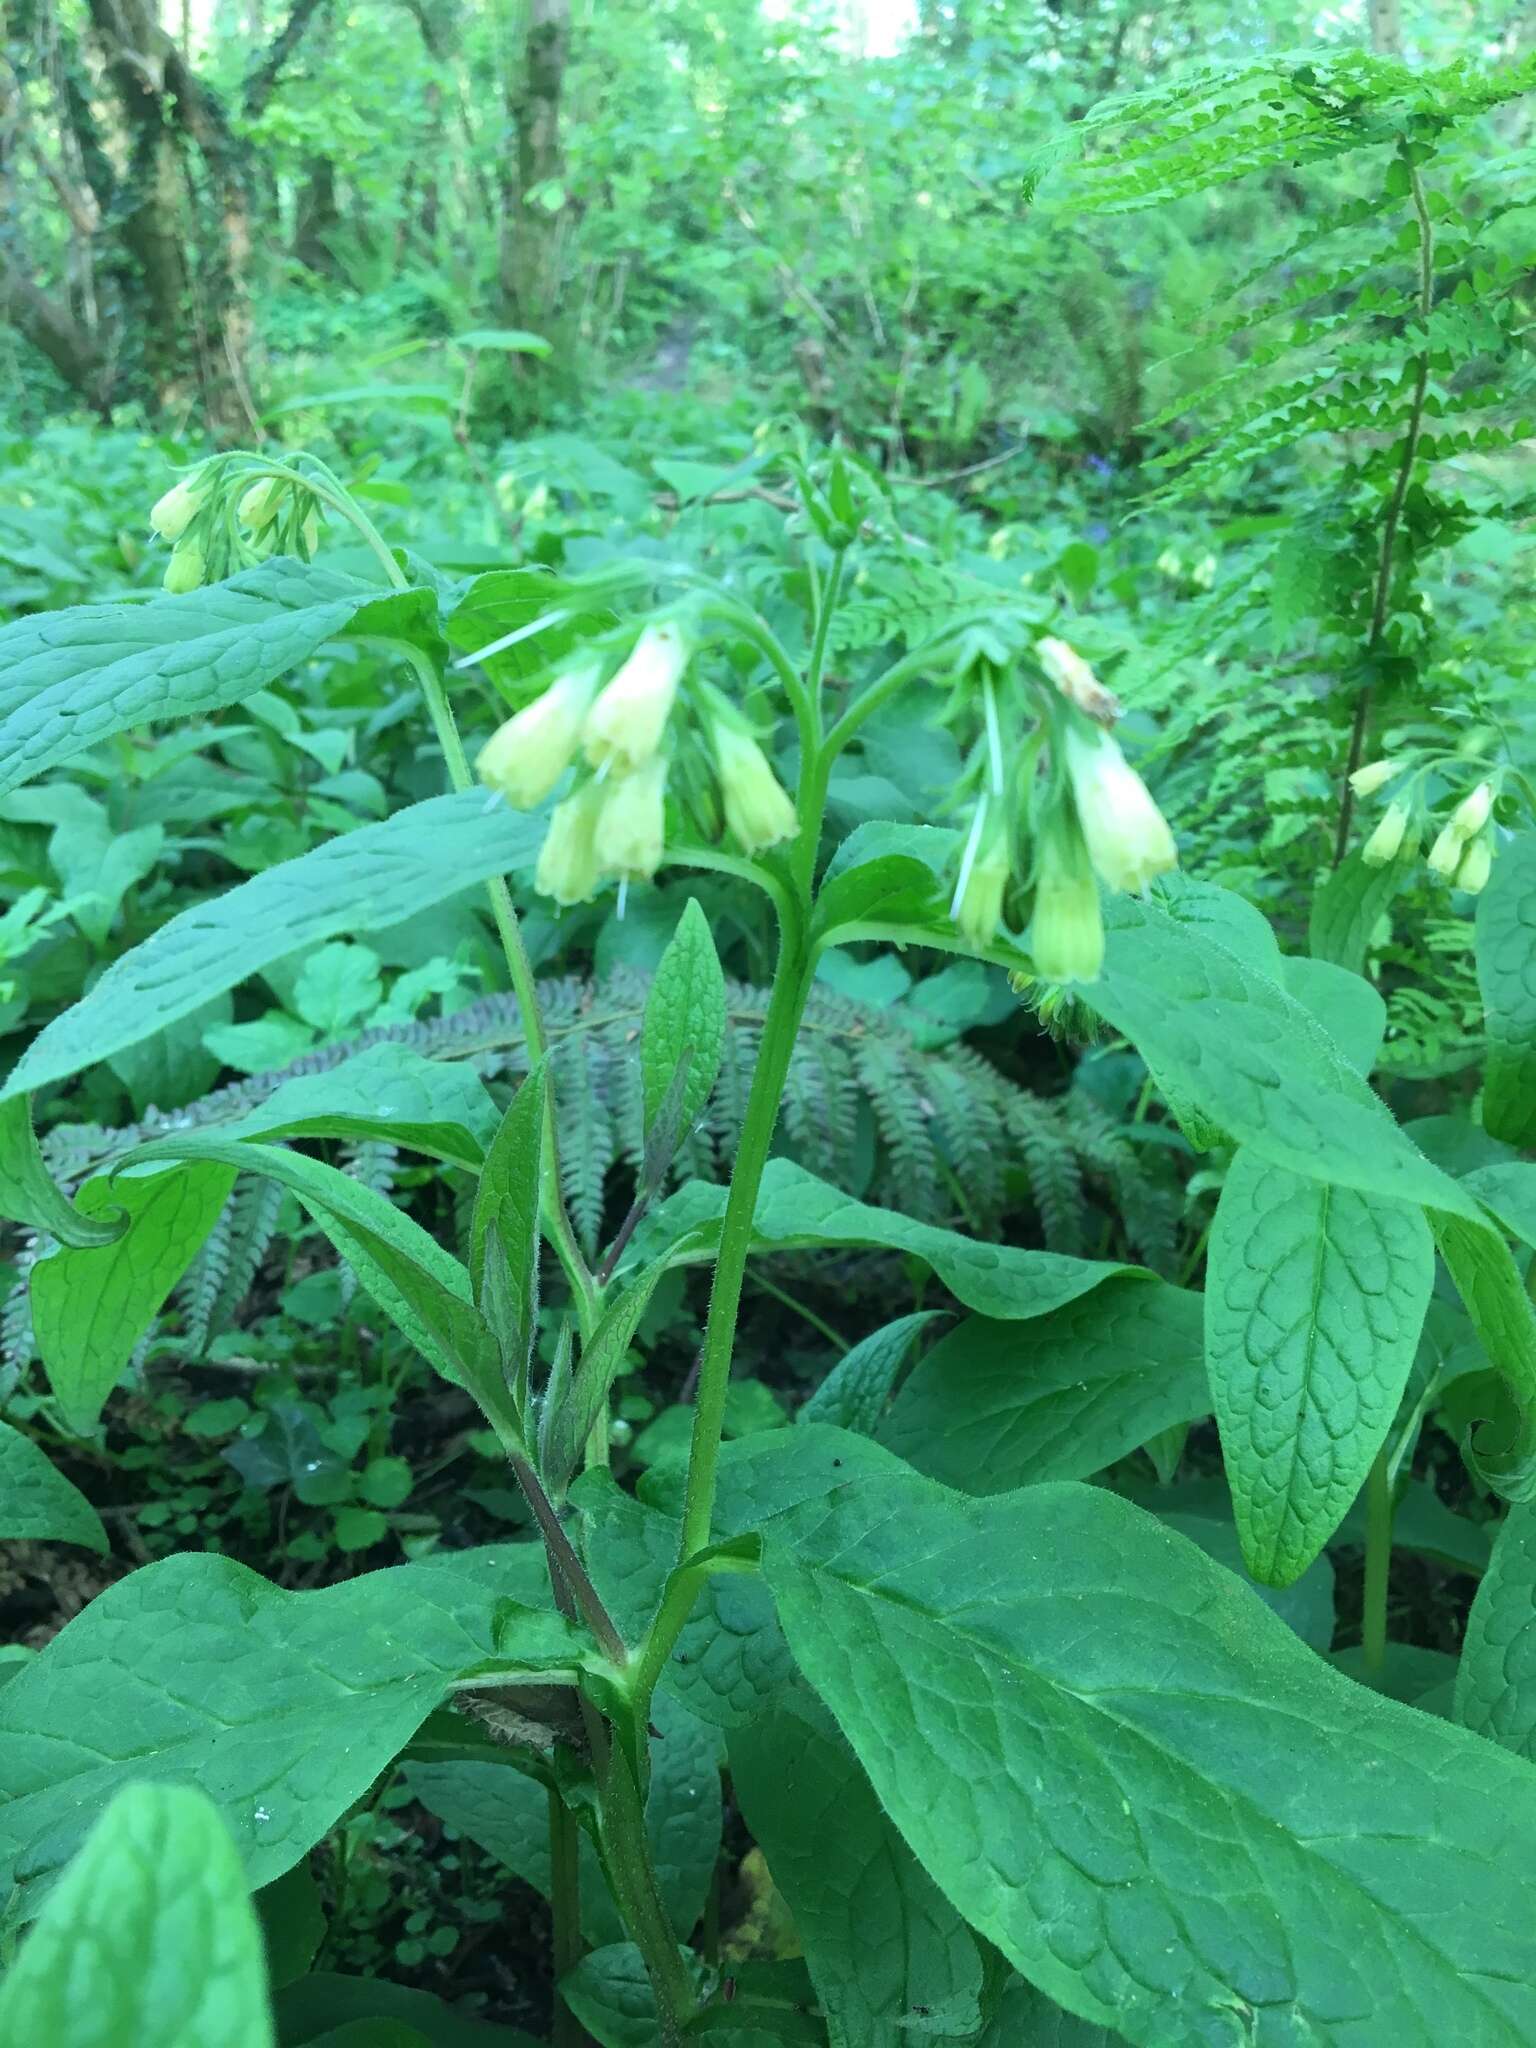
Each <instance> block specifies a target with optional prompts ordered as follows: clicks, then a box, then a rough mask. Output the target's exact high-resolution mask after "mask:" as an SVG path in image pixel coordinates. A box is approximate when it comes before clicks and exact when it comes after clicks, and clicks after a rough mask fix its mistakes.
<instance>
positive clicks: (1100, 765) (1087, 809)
mask: <svg viewBox="0 0 1536 2048" xmlns="http://www.w3.org/2000/svg"><path fill="white" fill-rule="evenodd" d="M1064 754H1065V760H1066V769H1067V775H1068V778H1069V779H1070V781H1071V784H1072V794H1073V796H1074V797H1075V798H1076V800H1077V815H1078V819H1079V822H1080V823H1081V825H1082V828H1083V838H1084V840H1085V841H1086V843H1087V847H1088V858H1089V859H1090V860H1091V861H1092V863H1093V867H1094V871H1095V873H1096V874H1097V875H1098V876H1099V877H1100V879H1101V880H1102V881H1103V882H1104V883H1105V885H1106V886H1107V887H1108V888H1111V889H1124V890H1129V891H1132V892H1135V891H1139V890H1142V889H1144V888H1145V887H1146V886H1147V884H1148V882H1150V881H1151V880H1152V878H1153V877H1154V876H1155V875H1161V874H1165V873H1166V872H1167V871H1168V869H1169V868H1173V867H1177V866H1178V864H1179V849H1178V848H1177V846H1175V844H1174V841H1173V834H1172V833H1171V832H1170V831H1169V829H1168V822H1167V820H1166V819H1165V818H1164V816H1163V814H1162V812H1161V811H1160V810H1159V809H1158V808H1157V805H1156V804H1155V803H1154V802H1153V801H1152V797H1151V794H1150V792H1149V791H1148V789H1147V785H1146V784H1145V783H1144V782H1143V781H1142V779H1141V777H1140V776H1139V775H1138V774H1137V773H1136V771H1135V769H1134V768H1133V767H1132V766H1131V765H1130V763H1129V762H1128V761H1127V760H1126V758H1125V756H1124V754H1122V753H1121V751H1120V749H1119V747H1118V746H1117V744H1116V743H1115V741H1114V740H1113V739H1111V738H1110V736H1109V734H1108V733H1107V732H1103V731H1101V730H1100V729H1099V728H1097V727H1093V728H1091V729H1090V730H1088V731H1083V730H1081V729H1080V728H1079V727H1078V726H1077V725H1075V724H1074V725H1073V726H1071V727H1069V729H1068V731H1067V736H1066V742H1065V747H1064Z"/></svg>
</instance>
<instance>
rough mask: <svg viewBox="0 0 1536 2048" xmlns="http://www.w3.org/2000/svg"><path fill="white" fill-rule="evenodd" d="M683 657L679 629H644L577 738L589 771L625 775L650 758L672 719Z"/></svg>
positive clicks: (667, 625)
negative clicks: (582, 744)
mask: <svg viewBox="0 0 1536 2048" xmlns="http://www.w3.org/2000/svg"><path fill="white" fill-rule="evenodd" d="M688 653H689V649H688V642H687V641H686V640H685V639H684V637H683V633H682V628H681V627H680V626H678V625H677V624H676V623H675V622H674V621H672V620H669V619H663V620H662V621H660V623H658V624H656V625H653V626H647V627H646V629H645V631H644V632H643V633H642V634H641V635H640V638H639V639H638V640H637V641H636V642H635V646H634V651H633V653H632V654H631V655H630V657H629V659H628V661H626V662H625V663H624V666H623V667H622V668H621V669H620V670H619V672H618V674H617V675H616V676H615V677H614V678H613V680H612V682H611V683H609V684H608V685H607V687H606V688H605V689H604V690H603V691H602V693H601V694H600V696H599V697H598V699H597V702H596V703H595V704H594V705H593V706H592V709H591V710H590V711H589V712H588V713H587V719H586V724H585V726H584V727H583V729H582V737H583V739H584V741H585V744H586V752H587V759H588V760H589V761H590V762H591V763H592V766H593V767H594V768H602V767H605V766H606V767H612V768H615V769H618V770H619V771H620V772H621V773H623V774H629V773H631V772H632V771H633V770H635V769H636V768H638V767H640V765H641V764H642V762H646V761H649V760H650V759H651V758H652V756H653V755H654V754H655V752H656V749H657V748H658V747H659V746H660V745H661V736H662V734H663V732H664V731H665V730H666V725H667V720H668V718H669V717H670V716H671V714H672V706H673V704H674V702H675V701H676V698H677V686H678V684H679V683H680V682H681V681H682V678H683V671H684V669H685V668H687V666H688Z"/></svg>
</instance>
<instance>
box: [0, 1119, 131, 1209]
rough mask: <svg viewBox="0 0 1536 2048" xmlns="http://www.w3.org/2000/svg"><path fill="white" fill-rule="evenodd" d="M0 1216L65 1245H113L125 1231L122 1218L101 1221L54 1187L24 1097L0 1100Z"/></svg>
mask: <svg viewBox="0 0 1536 2048" xmlns="http://www.w3.org/2000/svg"><path fill="white" fill-rule="evenodd" d="M0 1216H3V1217H5V1218H6V1219H7V1221H9V1222H11V1223H25V1224H28V1225H30V1227H31V1228H32V1229H33V1230H45V1231H47V1233H48V1235H49V1236H50V1237H55V1238H57V1239H58V1241H59V1243H60V1244H68V1245H90V1244H111V1243H112V1241H113V1239H114V1238H116V1237H119V1236H121V1234H122V1231H123V1219H122V1218H121V1217H117V1218H114V1219H113V1221H112V1222H110V1223H102V1222H99V1221H98V1220H97V1219H96V1218H95V1217H92V1216H86V1215H83V1214H82V1213H81V1212H80V1210H78V1209H77V1208H76V1207H75V1205H74V1204H73V1202H71V1201H70V1200H69V1199H68V1198H67V1197H66V1196H65V1195H64V1194H63V1193H62V1192H61V1191H60V1189H59V1188H58V1187H57V1186H56V1185H55V1183H54V1180H53V1176H52V1175H51V1174H50V1173H49V1171H48V1169H47V1167H46V1166H45V1165H44V1164H43V1155H42V1152H41V1150H40V1149H39V1146H38V1142H37V1133H36V1131H34V1129H33V1128H32V1105H31V1103H30V1102H28V1101H27V1099H26V1097H25V1096H23V1095H18V1096H15V1097H14V1098H13V1099H12V1100H11V1101H9V1102H0Z"/></svg>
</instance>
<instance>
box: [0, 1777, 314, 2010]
mask: <svg viewBox="0 0 1536 2048" xmlns="http://www.w3.org/2000/svg"><path fill="white" fill-rule="evenodd" d="M0 2040H4V2041H6V2042H9V2043H14V2044H15V2048H23V2044H33V2043H35V2044H37V2048H42V2044H43V2043H46V2044H47V2048H130V2044H133V2048H141V2044H142V2048H149V2044H150V2043H153V2048H271V2044H272V2040H273V2034H272V2018H271V2013H270V2011H269V2009H268V2005H267V1985H266V1969H265V1966H264V1962H263V1958H262V1945H261V1930H260V1928H259V1927H258V1926H257V1923H256V1915H255V1913H254V1911H253V1910H252V1907H251V1902H250V1899H249V1897H248V1896H247V1893H246V1881H245V1874H244V1872H243V1871H242V1870H241V1868H240V1858H239V1856H238V1855H237V1854H236V1852H235V1846H234V1844H233V1842H231V1840H230V1838H229V1830H228V1829H227V1828H226V1827H225V1825H224V1822H223V1821H222V1819H221V1818H220V1816H219V1811H218V1808H217V1807H216V1806H214V1804H213V1803H212V1802H211V1801H210V1800H209V1799H208V1797H207V1795H206V1794H205V1793H203V1792H200V1791H198V1790H197V1789H196V1788H195V1787H194V1786H191V1785H135V1784H130V1785H128V1786H126V1787H125V1788H124V1789H123V1790H122V1791H121V1792H119V1793H118V1794H117V1796H116V1798H114V1799H113V1801H112V1803H111V1805H110V1806H108V1808H107V1810H106V1812H105V1813H104V1814H102V1816H101V1819H100V1820H99V1821H98V1822H97V1823H96V1825H95V1827H93V1828H92V1830H91V1832H90V1834H89V1835H88V1836H87V1837H86V1839H85V1842H84V1844H83V1846H82V1847H81V1849H80V1852H79V1854H78V1855H77V1856H76V1858H75V1860H74V1861H73V1862H72V1863H71V1864H70V1866H69V1868H68V1869H67V1870H66V1871H65V1873H64V1876H63V1878H62V1880H61V1881H60V1883H59V1884H58V1886H57V1888H56V1889H55V1890H54V1892H53V1895H52V1896H51V1897H50V1899H49V1900H48V1903H47V1905H46V1907H45V1908H44V1909H43V1914H42V1917H41V1919H40V1920H39V1921H38V1923H37V1926H36V1927H35V1928H34V1929H33V1931H32V1933H31V1934H30V1935H29V1936H28V1938H27V1941H26V1943H25V1945H24V1946H23V1948H22V1950H21V1954H20V1957H19V1959H18V1960H17V1961H16V1962H15V1963H14V1964H12V1966H11V1968H10V1970H9V1971H8V1972H7V1974H6V1976H5V1979H4V1981H3V1982H0Z"/></svg>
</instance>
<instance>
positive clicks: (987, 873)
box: [953, 805, 1012, 952]
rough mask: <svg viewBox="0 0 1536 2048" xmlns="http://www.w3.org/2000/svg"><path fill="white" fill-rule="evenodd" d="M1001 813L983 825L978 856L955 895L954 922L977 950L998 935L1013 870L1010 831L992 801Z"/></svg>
mask: <svg viewBox="0 0 1536 2048" xmlns="http://www.w3.org/2000/svg"><path fill="white" fill-rule="evenodd" d="M992 808H993V810H994V812H995V813H998V815H997V816H996V817H995V821H993V822H989V824H988V825H987V827H986V828H985V829H984V831H983V833H982V838H981V845H980V846H979V847H978V849H977V852H976V857H975V859H974V860H973V861H972V862H971V865H970V869H969V871H968V872H967V873H966V875H965V877H964V882H963V886H962V887H961V888H960V890H959V892H958V894H957V895H956V898H955V903H954V907H953V916H954V920H955V924H956V926H957V928H958V930H959V933H960V936H961V938H963V939H964V940H965V942H966V944H967V945H968V946H974V947H975V948H976V949H977V951H978V952H979V951H981V949H982V948H983V947H986V946H990V945H991V943H992V941H993V940H994V939H995V938H996V937H997V927H998V924H999V922H1000V921H1001V919H1002V915H1003V898H1004V896H1005V894H1006V893H1007V889H1008V877H1009V875H1010V873H1011V872H1012V867H1011V863H1010V862H1009V859H1008V834H1007V831H1006V829H1005V826H1004V821H1003V819H1002V817H1001V815H1000V811H1001V807H1000V806H998V805H993V807H992Z"/></svg>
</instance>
